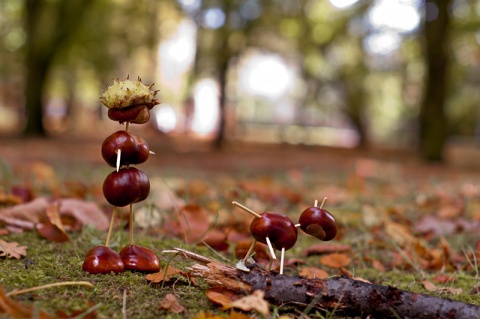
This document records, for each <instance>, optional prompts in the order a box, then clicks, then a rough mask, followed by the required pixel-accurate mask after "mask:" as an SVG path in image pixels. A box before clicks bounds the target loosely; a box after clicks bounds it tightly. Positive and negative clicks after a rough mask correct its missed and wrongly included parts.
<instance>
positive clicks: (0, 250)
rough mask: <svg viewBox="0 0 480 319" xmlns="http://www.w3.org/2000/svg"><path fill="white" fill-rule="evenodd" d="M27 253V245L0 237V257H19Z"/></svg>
mask: <svg viewBox="0 0 480 319" xmlns="http://www.w3.org/2000/svg"><path fill="white" fill-rule="evenodd" d="M26 255H27V246H18V243H17V242H15V241H12V242H7V241H4V240H2V239H0V257H5V256H6V257H7V258H16V259H20V258H22V257H24V256H26Z"/></svg>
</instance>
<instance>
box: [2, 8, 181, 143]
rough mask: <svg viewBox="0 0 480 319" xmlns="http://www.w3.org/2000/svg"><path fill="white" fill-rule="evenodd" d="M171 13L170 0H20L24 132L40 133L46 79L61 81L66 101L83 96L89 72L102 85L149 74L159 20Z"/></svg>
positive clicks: (152, 72)
mask: <svg viewBox="0 0 480 319" xmlns="http://www.w3.org/2000/svg"><path fill="white" fill-rule="evenodd" d="M11 1H16V0H11ZM177 13H178V7H176V4H175V2H174V1H149V0H140V1H133V0H128V1H113V0H96V1H93V0H57V1H50V0H25V2H24V31H25V34H26V41H25V45H24V53H25V70H26V72H27V74H26V77H25V96H26V112H27V117H26V119H27V124H26V127H25V131H24V134H25V135H27V136H45V135H46V130H45V127H44V125H45V123H44V116H45V109H44V104H45V102H46V96H45V94H46V90H47V88H48V87H50V86H51V85H52V83H54V84H59V83H61V86H62V88H63V89H64V90H66V91H67V92H66V93H65V95H66V97H65V99H66V101H67V104H68V106H71V105H73V101H74V100H75V98H78V97H82V96H85V95H86V94H85V92H82V91H79V87H83V89H85V77H86V75H87V74H89V72H90V75H88V76H89V78H88V79H87V80H88V81H90V82H93V83H94V84H95V85H97V84H98V85H100V83H101V84H102V86H103V85H105V84H106V83H107V82H108V81H107V80H108V79H110V78H117V77H121V78H124V77H126V76H127V75H128V74H131V76H132V77H135V78H136V76H137V75H141V76H142V77H144V78H147V79H148V78H150V79H152V78H154V76H155V70H156V68H155V66H156V61H157V57H156V50H157V46H158V42H159V41H160V34H159V32H160V23H159V21H160V20H161V18H162V17H163V18H165V15H167V16H168V18H170V19H174V18H175V17H177V16H178V14H177ZM19 53H23V52H22V51H19ZM91 74H93V75H91ZM87 87H88V85H87ZM91 87H92V85H90V88H91ZM95 91H96V92H98V88H95ZM75 92H76V93H75ZM66 111H67V115H68V114H69V112H70V111H71V110H70V108H69V107H68V108H67V110H66Z"/></svg>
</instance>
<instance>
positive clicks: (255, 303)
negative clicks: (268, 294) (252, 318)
mask: <svg viewBox="0 0 480 319" xmlns="http://www.w3.org/2000/svg"><path fill="white" fill-rule="evenodd" d="M264 296H265V292H264V291H262V290H255V291H254V292H253V293H252V294H251V295H248V296H245V297H243V298H240V299H238V300H235V301H234V302H232V304H231V305H230V306H231V307H232V308H238V309H241V310H243V311H251V310H256V311H258V312H259V313H261V314H263V315H264V316H268V315H269V313H270V308H269V306H268V302H267V301H266V300H265V299H264V298H263V297H264Z"/></svg>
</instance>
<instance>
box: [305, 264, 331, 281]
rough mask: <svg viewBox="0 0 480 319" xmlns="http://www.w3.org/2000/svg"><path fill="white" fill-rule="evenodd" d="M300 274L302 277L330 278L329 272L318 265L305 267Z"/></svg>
mask: <svg viewBox="0 0 480 319" xmlns="http://www.w3.org/2000/svg"><path fill="white" fill-rule="evenodd" d="M298 274H299V275H300V276H302V277H306V278H312V279H315V278H316V279H325V278H328V273H327V272H326V271H325V270H323V269H320V268H316V267H305V268H303V269H302V270H301V271H300V272H299V273H298Z"/></svg>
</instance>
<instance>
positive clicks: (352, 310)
mask: <svg viewBox="0 0 480 319" xmlns="http://www.w3.org/2000/svg"><path fill="white" fill-rule="evenodd" d="M175 250H176V251H177V252H178V253H179V254H180V255H181V256H182V257H184V258H186V259H190V260H195V261H197V262H199V263H200V264H195V265H193V266H191V267H190V270H191V271H192V275H193V276H196V277H202V278H204V279H205V280H206V281H207V282H208V284H209V285H210V286H224V287H226V288H229V289H232V290H236V291H247V292H253V291H255V290H262V291H264V292H265V298H266V299H267V300H268V301H269V302H270V303H271V304H275V305H278V306H281V305H284V304H288V305H291V306H295V307H299V308H300V309H302V310H303V309H306V308H307V307H309V308H310V309H311V308H319V309H323V310H328V311H331V312H332V311H334V312H335V313H336V314H339V315H345V316H362V317H364V316H370V318H392V319H396V318H416V319H432V318H434V319H440V318H442V319H443V318H445V319H461V318H462V319H467V318H468V319H472V318H480V307H479V306H476V305H472V304H466V303H463V302H460V301H454V300H451V299H448V298H439V297H435V296H430V295H426V294H420V293H415V292H410V291H405V290H400V289H397V288H395V287H392V286H382V285H377V284H372V283H368V282H364V281H360V280H356V279H353V278H349V277H347V276H345V275H343V276H339V277H333V278H329V279H324V280H322V279H307V278H303V277H298V276H286V275H280V274H279V273H278V272H275V271H270V272H269V271H266V270H265V269H262V268H260V267H258V266H257V265H253V266H252V268H251V269H250V271H249V272H247V271H243V270H239V269H237V268H235V267H233V266H229V265H225V264H221V263H219V262H216V261H213V260H211V259H208V258H206V257H203V256H200V255H197V254H194V253H192V252H189V251H186V250H183V249H179V248H175Z"/></svg>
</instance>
